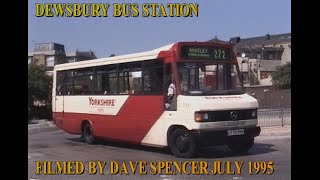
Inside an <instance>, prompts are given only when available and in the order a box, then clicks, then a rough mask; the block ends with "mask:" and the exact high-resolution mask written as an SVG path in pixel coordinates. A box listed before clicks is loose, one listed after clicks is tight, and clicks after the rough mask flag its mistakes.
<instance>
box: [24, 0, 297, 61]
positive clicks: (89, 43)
mask: <svg viewBox="0 0 320 180" xmlns="http://www.w3.org/2000/svg"><path fill="white" fill-rule="evenodd" d="M35 3H41V4H45V3H104V4H106V3H109V4H113V3H138V4H139V6H140V9H139V12H140V15H139V17H113V16H112V10H113V8H111V7H110V10H109V11H110V12H109V11H108V17H36V16H35V12H36V8H35V7H36V6H35ZM143 3H159V4H161V3H163V4H165V5H166V4H167V3H198V4H199V10H198V13H199V14H198V17H195V16H194V17H142V16H141V5H142V4H143ZM282 33H291V0H267V1H257V0H240V1H239V0H202V1H201V0H198V1H197V0H180V1H178V0H174V1H170V0H153V1H148V0H122V1H120V0H81V1H80V0H78V1H69V0H55V1H49V0H36V1H33V0H29V1H28V51H33V49H34V43H47V42H55V43H59V44H63V45H64V46H65V50H66V51H67V52H72V51H76V50H77V49H78V50H79V51H89V50H92V51H93V52H94V53H95V54H96V56H97V57H98V58H103V57H108V56H109V55H110V54H115V55H124V54H130V53H138V52H143V51H149V50H152V49H156V48H159V47H162V46H165V45H168V44H171V43H174V42H179V41H207V40H210V39H213V38H214V37H215V36H217V37H218V38H219V39H221V40H229V39H230V38H231V37H237V36H239V37H240V38H248V37H256V36H264V35H266V34H271V35H273V34H282Z"/></svg>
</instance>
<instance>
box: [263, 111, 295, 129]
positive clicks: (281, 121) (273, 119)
mask: <svg viewBox="0 0 320 180" xmlns="http://www.w3.org/2000/svg"><path fill="white" fill-rule="evenodd" d="M284 125H291V108H279V109H260V110H258V126H262V127H267V126H284Z"/></svg>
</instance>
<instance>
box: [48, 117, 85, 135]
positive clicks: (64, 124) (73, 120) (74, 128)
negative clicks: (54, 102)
mask: <svg viewBox="0 0 320 180" xmlns="http://www.w3.org/2000/svg"><path fill="white" fill-rule="evenodd" d="M53 114H54V115H55V116H56V117H62V116H63V118H58V119H57V120H56V125H57V126H58V127H59V128H60V129H62V130H64V131H65V132H67V133H70V134H81V123H82V120H83V118H86V117H87V116H88V115H87V114H81V113H70V112H69V113H62V112H54V113H53Z"/></svg>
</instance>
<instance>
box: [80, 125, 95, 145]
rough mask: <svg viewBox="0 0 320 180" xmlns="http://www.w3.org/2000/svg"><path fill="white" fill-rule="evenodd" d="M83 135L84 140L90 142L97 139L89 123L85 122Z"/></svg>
mask: <svg viewBox="0 0 320 180" xmlns="http://www.w3.org/2000/svg"><path fill="white" fill-rule="evenodd" d="M82 137H83V139H84V142H86V143H88V144H93V143H94V141H95V138H94V136H93V134H92V127H91V125H90V124H89V123H87V124H85V125H84V127H83V131H82Z"/></svg>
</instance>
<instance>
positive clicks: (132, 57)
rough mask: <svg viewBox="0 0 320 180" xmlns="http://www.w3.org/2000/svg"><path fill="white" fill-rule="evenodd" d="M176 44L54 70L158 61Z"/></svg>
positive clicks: (64, 66)
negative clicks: (160, 55) (163, 52)
mask: <svg viewBox="0 0 320 180" xmlns="http://www.w3.org/2000/svg"><path fill="white" fill-rule="evenodd" d="M174 44H175V43H172V44H169V45H166V46H163V47H160V48H157V49H154V50H151V51H145V52H141V53H133V54H127V55H120V56H114V57H107V58H98V59H92V60H86V61H79V62H73V63H64V64H58V65H55V66H54V70H67V69H77V68H84V67H93V66H102V65H107V64H113V63H115V62H116V63H125V62H135V61H142V60H152V59H156V58H157V57H158V56H159V53H160V52H161V51H167V50H170V49H171V48H172V47H173V45H174Z"/></svg>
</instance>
